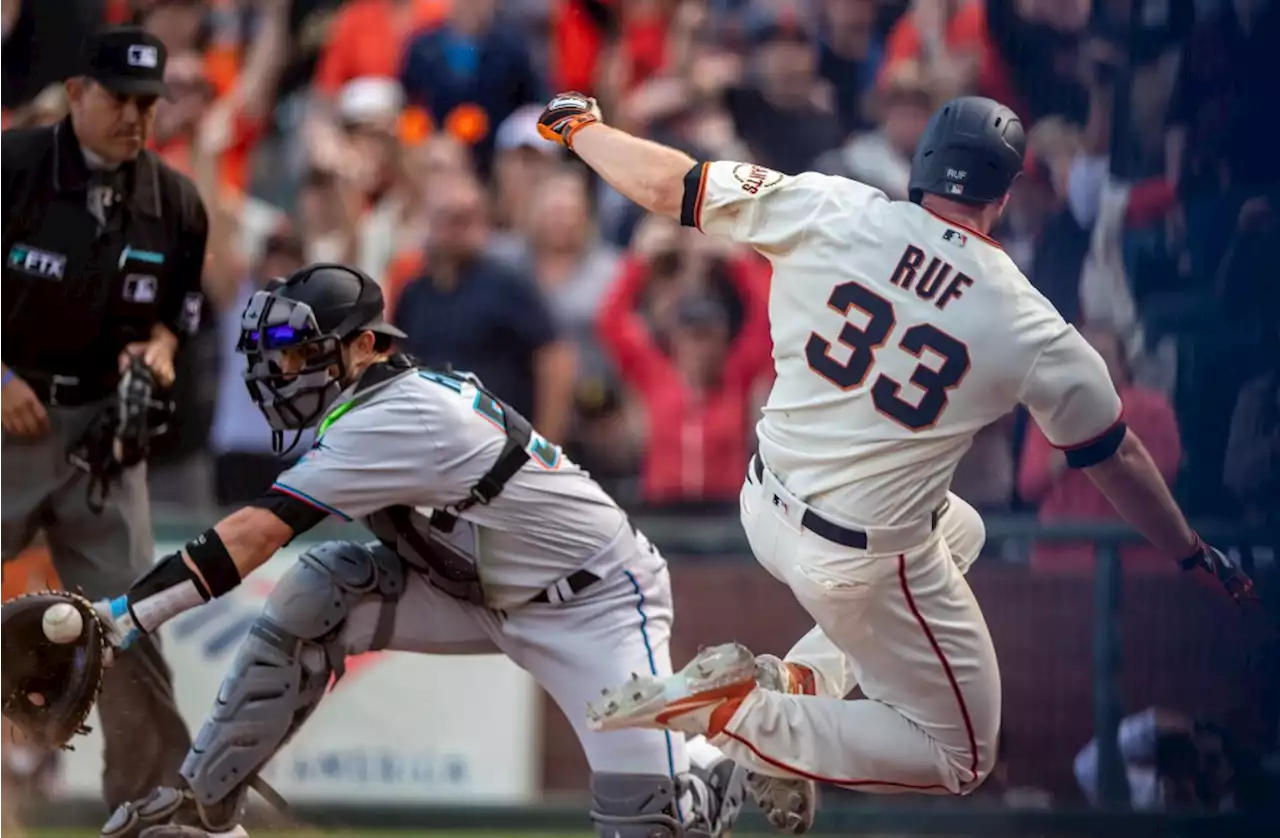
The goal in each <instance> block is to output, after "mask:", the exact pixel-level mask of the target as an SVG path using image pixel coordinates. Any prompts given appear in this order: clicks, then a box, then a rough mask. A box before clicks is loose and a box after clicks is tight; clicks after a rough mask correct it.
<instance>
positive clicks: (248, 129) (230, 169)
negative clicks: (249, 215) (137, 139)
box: [152, 116, 262, 193]
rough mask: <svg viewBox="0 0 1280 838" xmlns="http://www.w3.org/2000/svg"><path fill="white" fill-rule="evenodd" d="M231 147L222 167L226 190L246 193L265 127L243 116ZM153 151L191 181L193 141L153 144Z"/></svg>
mask: <svg viewBox="0 0 1280 838" xmlns="http://www.w3.org/2000/svg"><path fill="white" fill-rule="evenodd" d="M232 132H233V136H232V140H231V144H230V145H229V146H228V147H227V148H226V149H225V150H224V151H223V152H222V158H221V160H220V161H219V163H218V167H219V170H220V171H219V174H220V175H221V180H222V184H223V186H227V187H230V188H231V189H232V190H234V191H235V192H237V193H243V192H244V191H245V190H246V189H247V188H248V185H249V178H250V177H251V176H252V174H253V171H252V162H253V160H252V158H253V149H254V146H255V145H256V144H257V142H258V139H259V138H260V137H261V136H262V124H261V123H260V122H258V121H257V120H253V119H249V118H248V117H245V116H240V117H238V118H237V119H236V124H235V126H234V127H233V129H232ZM152 151H154V152H155V153H156V154H159V155H160V157H161V159H163V160H164V162H166V163H168V164H169V165H170V166H172V167H173V168H174V169H177V170H178V171H179V172H181V173H182V174H184V175H186V176H187V177H191V176H192V174H191V138H189V137H176V138H174V139H172V140H169V141H168V142H166V143H163V144H161V143H154V142H153V143H152Z"/></svg>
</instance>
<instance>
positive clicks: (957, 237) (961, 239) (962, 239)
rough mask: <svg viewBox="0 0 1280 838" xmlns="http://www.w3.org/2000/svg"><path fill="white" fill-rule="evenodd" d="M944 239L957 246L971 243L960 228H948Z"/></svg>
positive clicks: (943, 236) (943, 235)
mask: <svg viewBox="0 0 1280 838" xmlns="http://www.w3.org/2000/svg"><path fill="white" fill-rule="evenodd" d="M942 240H943V241H944V242H951V243H952V244H954V245H955V246H956V247H964V246H965V245H966V244H968V243H969V237H968V236H966V235H965V234H964V233H962V232H960V231H959V230H947V231H946V232H945V233H943V234H942Z"/></svg>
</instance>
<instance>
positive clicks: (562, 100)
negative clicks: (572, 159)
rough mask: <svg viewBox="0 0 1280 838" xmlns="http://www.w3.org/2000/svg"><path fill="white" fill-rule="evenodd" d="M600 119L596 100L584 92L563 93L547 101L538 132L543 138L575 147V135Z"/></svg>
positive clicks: (539, 121)
mask: <svg viewBox="0 0 1280 838" xmlns="http://www.w3.org/2000/svg"><path fill="white" fill-rule="evenodd" d="M599 121H600V108H599V107H598V106H597V105H596V100H595V99H592V98H591V97H590V96H586V95H584V94H582V93H577V92H575V91H570V92H568V93H561V94H559V95H558V96H556V97H555V98H554V99H552V100H551V101H550V102H548V103H547V107H546V108H544V109H543V111H542V115H541V116H540V117H538V133H539V134H540V135H541V136H542V138H543V139H546V140H551V141H552V142H554V143H559V144H560V145H562V146H564V147H565V148H568V149H570V150H572V149H573V135H574V134H577V133H578V132H579V131H581V130H582V129H583V128H586V127H587V126H588V125H594V124H596V123H597V122H599Z"/></svg>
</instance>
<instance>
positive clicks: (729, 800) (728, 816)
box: [690, 757, 747, 836]
mask: <svg viewBox="0 0 1280 838" xmlns="http://www.w3.org/2000/svg"><path fill="white" fill-rule="evenodd" d="M690 773H692V774H694V775H695V776H697V777H699V778H700V779H701V780H702V781H703V782H704V783H706V785H707V788H708V789H709V790H710V792H711V796H712V798H713V800H714V805H713V806H712V807H711V808H710V813H709V814H708V819H709V820H710V829H711V834H712V835H717V836H718V835H725V836H727V835H729V834H730V832H729V831H730V830H731V829H732V828H733V825H734V824H735V823H737V821H738V815H739V814H740V813H741V812H742V806H743V804H744V803H746V800H747V770H746V769H745V768H743V767H742V766H741V765H738V764H737V763H736V762H734V761H733V760H731V759H729V758H728V757H725V758H724V759H721V760H718V761H717V762H715V763H714V764H712V765H711V766H710V767H709V768H707V769H702V768H699V767H697V766H692V767H691V768H690Z"/></svg>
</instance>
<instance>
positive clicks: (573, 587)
mask: <svg viewBox="0 0 1280 838" xmlns="http://www.w3.org/2000/svg"><path fill="white" fill-rule="evenodd" d="M563 581H564V584H565V585H566V586H568V588H569V596H568V597H564V599H569V598H570V597H574V596H577V595H578V594H580V593H582V592H583V591H585V590H586V589H587V588H590V587H591V586H592V585H594V584H595V583H597V582H599V581H600V577H599V576H596V575H595V574H594V573H592V572H591V571H589V570H575V571H574V572H573V573H570V574H569V575H568V576H567V577H565V579H564V580H563ZM559 585H560V583H559V582H557V583H556V584H555V585H552V586H551V587H552V588H555V587H558V586H559ZM550 590H551V588H547V590H545V591H542V592H541V593H539V594H538V595H537V596H535V597H534V598H533V599H531V600H529V602H546V603H550V602H551V594H550V593H548V591H550ZM560 601H561V602H563V601H564V600H563V599H562V600H560Z"/></svg>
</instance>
